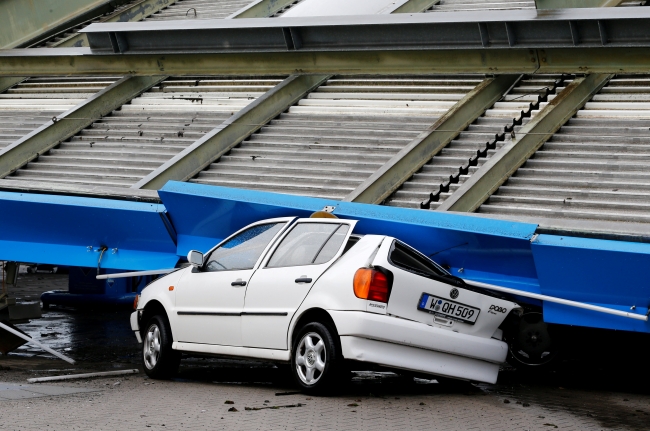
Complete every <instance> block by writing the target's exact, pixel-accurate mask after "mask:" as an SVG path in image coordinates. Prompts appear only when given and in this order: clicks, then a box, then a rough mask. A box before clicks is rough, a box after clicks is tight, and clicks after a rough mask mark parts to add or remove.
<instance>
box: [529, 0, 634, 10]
mask: <svg viewBox="0 0 650 431" xmlns="http://www.w3.org/2000/svg"><path fill="white" fill-rule="evenodd" d="M621 3H623V0H535V6H536V7H537V9H538V10H542V9H573V8H580V7H616V6H618V5H619V4H621Z"/></svg>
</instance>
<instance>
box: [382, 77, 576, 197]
mask: <svg viewBox="0 0 650 431" xmlns="http://www.w3.org/2000/svg"><path fill="white" fill-rule="evenodd" d="M569 81H570V79H567V78H563V77H561V76H552V75H541V76H540V75H535V76H526V77H524V78H523V79H521V80H520V81H519V82H518V83H517V85H516V86H514V87H513V88H512V89H511V90H510V91H509V92H508V94H506V95H505V96H504V97H503V98H502V100H501V101H499V102H497V103H495V104H494V106H492V108H490V109H488V110H487V111H486V112H485V114H484V115H483V116H482V117H479V118H478V119H477V120H476V121H475V122H474V123H472V124H471V125H470V126H469V127H468V128H467V129H466V130H465V131H463V132H461V133H460V134H459V135H458V136H457V137H456V139H454V140H453V141H451V142H450V143H449V145H447V146H446V147H445V148H444V149H443V150H442V151H441V152H440V153H438V154H437V155H436V156H434V157H433V158H432V159H431V160H430V161H429V162H428V163H427V164H426V165H424V166H423V167H422V169H421V170H420V172H418V173H416V174H415V175H414V176H413V177H412V178H411V179H410V180H409V181H407V182H405V183H404V184H403V185H402V187H401V188H400V189H399V190H398V191H397V192H395V193H394V194H393V195H392V196H391V197H390V198H389V199H387V202H386V204H387V205H390V206H398V207H406V208H421V203H425V205H424V207H425V208H430V209H436V208H437V207H438V206H439V205H440V204H441V203H442V202H444V201H445V199H447V197H449V196H450V194H451V193H453V192H454V191H455V190H456V189H457V188H458V187H460V185H461V184H463V183H464V182H465V181H466V180H467V179H468V178H469V177H470V176H471V175H472V174H473V173H474V172H476V170H478V168H479V167H480V166H482V165H483V164H484V163H485V162H486V161H487V160H488V159H489V158H490V157H491V156H492V155H493V154H495V153H496V151H498V150H499V148H501V147H502V146H503V145H505V144H506V143H508V142H509V141H510V140H511V136H510V134H509V133H506V130H505V129H506V127H512V125H513V122H515V123H517V122H518V123H519V125H517V126H515V127H514V132H515V133H517V131H518V130H519V129H520V128H521V126H523V125H524V124H526V123H527V122H528V121H529V120H530V118H533V117H534V116H535V115H536V114H537V112H539V109H541V108H543V107H544V106H545V105H546V104H547V103H548V101H549V100H552V99H553V97H555V95H556V93H557V92H558V91H560V90H561V89H562V88H563V86H564V85H566V84H567V83H568V82H569ZM515 120H519V121H515ZM477 155H478V156H479V157H477ZM440 190H443V191H442V192H441V193H438V192H440ZM432 194H433V195H434V196H433V199H432V196H431V195H432Z"/></svg>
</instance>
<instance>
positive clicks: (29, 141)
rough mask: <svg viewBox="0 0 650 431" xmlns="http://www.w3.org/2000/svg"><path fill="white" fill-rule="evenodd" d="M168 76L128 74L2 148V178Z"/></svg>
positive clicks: (0, 156) (0, 159) (0, 157)
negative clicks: (133, 75) (134, 75)
mask: <svg viewBox="0 0 650 431" xmlns="http://www.w3.org/2000/svg"><path fill="white" fill-rule="evenodd" d="M165 78H166V77H165V76H146V77H145V76H137V77H130V76H127V77H124V78H122V79H120V80H119V81H117V82H115V83H114V84H111V85H109V86H108V87H106V88H105V89H103V90H101V91H99V92H98V93H97V94H95V95H94V96H92V97H90V98H88V99H86V100H85V101H83V102H82V103H80V104H79V105H77V106H75V107H74V108H72V109H70V110H69V111H67V112H65V113H63V114H61V115H59V116H58V117H55V118H53V119H52V120H51V121H48V122H47V123H45V124H44V125H42V126H41V127H39V128H38V129H36V130H34V131H32V132H31V133H29V134H27V135H25V136H23V137H22V138H21V139H19V140H17V141H15V142H13V143H11V144H10V145H8V146H7V147H5V148H4V149H2V150H1V151H0V178H4V177H6V176H7V175H9V174H11V173H12V172H14V171H16V170H17V169H19V168H20V167H21V166H23V165H25V164H26V163H28V162H30V161H32V160H34V159H36V158H38V156H39V155H41V154H43V153H45V152H47V151H49V150H51V149H52V148H54V147H55V146H57V145H58V144H60V143H61V142H63V141H64V140H66V139H68V138H70V137H71V136H73V135H75V134H76V133H78V132H79V131H81V130H82V129H84V128H86V127H88V126H89V125H91V124H92V123H93V122H94V121H96V120H98V119H99V118H101V117H103V116H105V115H107V114H109V113H110V112H111V111H113V110H114V109H117V108H119V107H120V106H122V105H123V104H124V103H126V102H128V101H130V100H131V99H133V98H134V97H136V96H138V95H139V94H140V93H142V92H143V91H146V90H148V89H149V88H151V87H153V86H154V85H156V84H158V83H159V82H160V81H162V80H163V79H165Z"/></svg>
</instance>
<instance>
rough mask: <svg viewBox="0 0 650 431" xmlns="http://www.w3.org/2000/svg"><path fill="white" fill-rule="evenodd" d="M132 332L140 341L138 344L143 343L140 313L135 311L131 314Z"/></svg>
mask: <svg viewBox="0 0 650 431" xmlns="http://www.w3.org/2000/svg"><path fill="white" fill-rule="evenodd" d="M130 320H131V330H133V332H134V333H135V338H137V339H138V343H142V335H141V334H140V324H139V323H138V312H137V311H134V312H133V313H131V319H130Z"/></svg>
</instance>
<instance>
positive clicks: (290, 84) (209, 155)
mask: <svg viewBox="0 0 650 431" xmlns="http://www.w3.org/2000/svg"><path fill="white" fill-rule="evenodd" d="M329 78H330V75H293V76H290V77H289V78H287V79H285V80H284V81H282V82H281V83H280V84H278V85H276V86H275V87H273V88H272V89H271V90H269V91H267V92H266V93H264V95H262V96H261V97H259V98H258V99H257V100H255V101H254V102H252V103H251V104H249V105H248V106H246V107H245V108H243V109H242V110H241V111H239V112H238V113H237V114H235V115H233V116H232V117H230V118H229V119H227V120H226V121H224V122H223V123H222V124H221V125H220V126H219V127H217V128H215V129H212V130H211V131H210V132H208V133H207V134H206V135H205V136H203V137H202V138H201V139H199V140H198V141H196V142H194V143H193V144H192V145H190V146H189V147H187V148H186V149H184V150H183V151H181V152H180V153H179V154H177V155H176V156H174V157H173V158H172V159H171V160H169V161H167V162H166V163H164V164H163V165H162V166H160V167H159V168H158V169H156V170H155V171H153V172H152V173H151V174H149V175H147V176H146V177H145V178H143V179H142V180H140V181H139V182H138V183H136V184H135V185H133V188H134V189H154V190H157V189H160V188H162V186H164V185H165V183H167V181H169V180H177V181H187V180H189V179H190V178H192V177H193V176H195V175H196V174H198V173H199V172H201V171H202V170H203V169H205V168H206V167H207V166H208V165H210V163H212V162H213V161H215V160H216V159H218V158H219V157H221V156H222V155H224V154H226V153H227V152H228V151H230V150H231V149H232V148H233V147H235V146H236V145H238V144H239V143H240V142H242V141H243V140H244V139H246V138H247V137H249V136H250V135H251V134H253V133H254V132H255V131H257V130H259V129H260V128H262V126H264V125H265V124H266V123H268V122H269V121H270V120H272V119H273V118H275V117H276V116H278V115H279V114H281V113H282V112H283V111H285V110H286V109H287V108H288V107H290V106H291V105H293V104H294V103H296V102H297V101H298V100H300V99H301V98H302V97H304V96H305V94H307V93H308V92H310V91H312V90H313V89H315V88H317V87H318V86H320V85H321V84H322V83H324V82H325V81H327V79H329Z"/></svg>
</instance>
